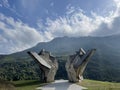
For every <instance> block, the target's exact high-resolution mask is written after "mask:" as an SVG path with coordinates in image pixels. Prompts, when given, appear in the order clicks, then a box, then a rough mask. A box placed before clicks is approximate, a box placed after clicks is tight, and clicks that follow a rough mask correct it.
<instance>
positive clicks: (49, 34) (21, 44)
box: [0, 0, 120, 53]
mask: <svg viewBox="0 0 120 90" xmlns="http://www.w3.org/2000/svg"><path fill="white" fill-rule="evenodd" d="M114 2H115V3H114V4H115V6H116V9H115V11H113V10H111V11H108V12H109V14H108V15H107V16H100V15H98V14H97V13H95V12H92V11H91V16H88V15H86V13H85V12H84V11H83V10H81V9H80V8H75V7H71V6H68V7H67V12H66V13H65V15H64V16H59V17H58V18H56V19H54V20H53V19H50V18H47V19H46V22H45V23H42V20H39V22H38V23H37V24H38V27H39V28H37V30H36V29H35V28H32V27H30V26H28V25H27V24H24V23H23V22H22V21H20V20H19V21H15V20H14V19H13V18H12V17H6V16H5V15H3V14H0V34H1V35H0V52H3V53H12V52H16V51H21V50H24V49H27V48H29V47H32V46H34V45H35V44H37V43H38V42H42V41H49V40H52V39H53V38H55V37H62V36H69V37H79V36H106V35H112V34H118V33H120V30H119V29H120V1H119V0H114Z"/></svg>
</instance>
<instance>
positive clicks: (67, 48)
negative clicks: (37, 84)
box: [0, 35, 120, 81]
mask: <svg viewBox="0 0 120 90" xmlns="http://www.w3.org/2000/svg"><path fill="white" fill-rule="evenodd" d="M42 48H44V49H46V50H47V51H50V52H51V53H52V54H53V55H55V56H56V57H57V58H58V60H59V61H58V62H59V67H60V69H59V70H58V73H57V75H56V78H63V77H64V78H65V79H66V78H67V75H66V72H65V68H64V64H65V62H66V60H67V57H68V55H70V54H74V53H75V51H77V50H79V49H80V48H83V49H85V50H86V51H87V50H89V49H92V48H95V49H97V51H96V53H95V55H94V56H93V57H92V58H91V61H90V62H89V64H88V66H87V68H86V71H85V73H84V77H85V78H89V79H96V80H104V81H120V77H119V75H120V35H114V36H106V37H59V38H55V39H53V40H52V41H50V42H41V43H39V44H37V45H36V46H35V47H33V48H30V49H27V50H24V51H22V52H18V53H14V54H10V55H1V56H0V62H1V63H0V76H1V78H3V79H8V80H19V79H39V77H40V73H41V72H40V70H39V67H38V65H37V64H36V63H34V61H33V60H32V59H31V58H30V57H29V56H28V55H27V51H36V52H39V51H40V50H41V49H42ZM63 72H64V74H62V73H63ZM9 74H10V75H11V77H10V76H7V75H9ZM15 75H16V76H15ZM21 76H22V78H21ZM28 76H29V78H28ZM15 77H16V78H15ZM13 78H14V79H13Z"/></svg>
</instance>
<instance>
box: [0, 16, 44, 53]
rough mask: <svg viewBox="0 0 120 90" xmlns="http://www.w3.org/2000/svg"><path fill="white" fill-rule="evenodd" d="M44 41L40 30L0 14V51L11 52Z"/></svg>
mask: <svg viewBox="0 0 120 90" xmlns="http://www.w3.org/2000/svg"><path fill="white" fill-rule="evenodd" d="M41 41H44V37H42V32H40V33H39V32H38V31H37V30H36V29H35V28H32V27H29V26H28V25H26V24H24V23H23V22H21V21H20V20H19V21H15V20H14V19H13V18H11V17H6V16H5V15H3V14H0V53H13V52H16V51H21V50H24V49H27V48H30V47H32V46H34V45H35V44H37V43H38V42H41Z"/></svg>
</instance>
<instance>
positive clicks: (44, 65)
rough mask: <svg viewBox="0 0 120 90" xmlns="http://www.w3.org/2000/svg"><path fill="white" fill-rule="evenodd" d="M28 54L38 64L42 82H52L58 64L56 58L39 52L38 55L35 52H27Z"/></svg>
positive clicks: (45, 52) (46, 52)
mask: <svg viewBox="0 0 120 90" xmlns="http://www.w3.org/2000/svg"><path fill="white" fill-rule="evenodd" d="M28 54H29V55H30V56H31V57H32V58H33V59H34V60H35V61H37V62H38V63H39V66H40V69H41V71H42V79H43V81H44V82H52V81H54V78H55V75H56V72H57V69H58V63H57V61H56V58H55V57H54V56H52V55H51V54H50V52H48V51H45V50H44V49H42V50H41V52H40V53H39V54H37V53H36V52H28Z"/></svg>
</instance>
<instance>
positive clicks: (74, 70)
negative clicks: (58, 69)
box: [66, 48, 96, 82]
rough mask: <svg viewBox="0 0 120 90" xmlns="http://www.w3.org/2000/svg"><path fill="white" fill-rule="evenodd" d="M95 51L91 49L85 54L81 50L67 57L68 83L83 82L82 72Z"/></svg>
mask: <svg viewBox="0 0 120 90" xmlns="http://www.w3.org/2000/svg"><path fill="white" fill-rule="evenodd" d="M95 51H96V50H95V49H91V50H89V51H87V52H85V51H84V50H83V49H82V48H81V49H80V50H79V51H77V52H76V54H74V55H70V56H69V59H68V61H67V63H66V70H67V74H68V78H69V81H70V82H79V81H81V80H83V72H84V70H85V68H86V65H87V64H88V61H89V60H90V58H91V56H92V55H93V54H94V53H95Z"/></svg>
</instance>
